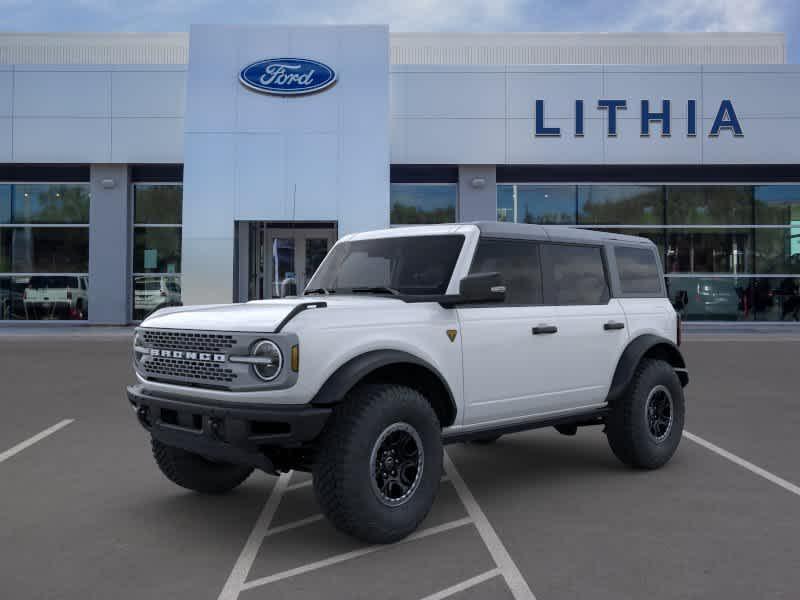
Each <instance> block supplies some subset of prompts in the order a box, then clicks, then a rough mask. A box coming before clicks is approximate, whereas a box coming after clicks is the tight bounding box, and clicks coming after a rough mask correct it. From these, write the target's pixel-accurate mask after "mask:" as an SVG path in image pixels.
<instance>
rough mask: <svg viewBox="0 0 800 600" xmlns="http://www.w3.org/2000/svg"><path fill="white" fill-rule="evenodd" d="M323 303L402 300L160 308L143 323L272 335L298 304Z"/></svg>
mask: <svg viewBox="0 0 800 600" xmlns="http://www.w3.org/2000/svg"><path fill="white" fill-rule="evenodd" d="M313 302H325V303H326V304H327V307H326V308H325V310H326V311H329V310H330V311H334V310H337V309H360V308H363V309H367V308H375V307H387V308H388V307H391V306H397V304H398V303H402V301H401V300H397V299H394V298H387V297H383V296H365V297H361V296H343V297H340V298H332V297H330V296H307V297H304V298H281V299H279V300H256V301H253V302H246V303H242V304H212V305H205V306H181V307H174V308H162V309H161V310H158V311H156V312H155V313H153V314H152V315H151V316H150V317H148V318H147V319H146V320H144V321H143V322H142V327H153V328H156V329H198V330H203V331H243V332H253V333H271V332H273V331H275V329H276V328H277V327H278V325H279V324H280V323H281V321H283V320H284V319H285V318H286V317H287V316H288V315H289V313H291V312H292V310H293V309H294V308H295V307H296V306H297V305H299V304H308V303H313Z"/></svg>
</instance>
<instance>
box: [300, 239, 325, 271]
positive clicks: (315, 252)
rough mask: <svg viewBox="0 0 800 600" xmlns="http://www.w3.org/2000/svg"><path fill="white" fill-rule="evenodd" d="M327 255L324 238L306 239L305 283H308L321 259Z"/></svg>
mask: <svg viewBox="0 0 800 600" xmlns="http://www.w3.org/2000/svg"><path fill="white" fill-rule="evenodd" d="M327 253H328V240H327V239H326V238H306V272H305V273H306V279H305V280H306V281H310V280H311V277H312V276H313V275H314V272H315V271H316V270H317V267H319V265H320V263H321V262H322V259H323V258H325V255H326V254H327Z"/></svg>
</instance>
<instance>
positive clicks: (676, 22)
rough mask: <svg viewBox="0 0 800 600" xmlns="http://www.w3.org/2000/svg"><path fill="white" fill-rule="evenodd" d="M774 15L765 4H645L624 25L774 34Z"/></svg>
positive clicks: (667, 0)
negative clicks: (767, 32)
mask: <svg viewBox="0 0 800 600" xmlns="http://www.w3.org/2000/svg"><path fill="white" fill-rule="evenodd" d="M778 13H779V11H778V10H777V8H776V6H775V4H774V3H771V2H769V1H768V0H661V2H659V3H655V2H647V1H646V0H645V1H643V2H641V4H640V5H639V7H638V8H637V9H636V10H635V11H634V12H633V16H632V17H631V18H630V19H628V20H627V22H626V25H627V27H628V28H629V29H631V30H633V31H734V32H735V31H774V30H776V28H778V26H779V24H780V15H779V14H778Z"/></svg>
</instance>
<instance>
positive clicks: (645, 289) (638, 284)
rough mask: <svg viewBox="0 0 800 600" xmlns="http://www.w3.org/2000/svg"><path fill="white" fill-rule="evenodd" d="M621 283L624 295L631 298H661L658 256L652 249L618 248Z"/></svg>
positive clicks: (617, 255) (616, 249)
mask: <svg viewBox="0 0 800 600" xmlns="http://www.w3.org/2000/svg"><path fill="white" fill-rule="evenodd" d="M614 257H615V258H616V259H617V270H618V271H619V282H620V287H621V289H622V293H623V294H626V295H631V296H660V295H661V294H662V293H663V292H662V289H661V276H660V275H659V272H658V264H657V263H656V255H655V252H653V251H652V250H651V249H650V248H627V247H625V246H616V247H615V248H614Z"/></svg>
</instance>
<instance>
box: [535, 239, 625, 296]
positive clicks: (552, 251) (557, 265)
mask: <svg viewBox="0 0 800 600" xmlns="http://www.w3.org/2000/svg"><path fill="white" fill-rule="evenodd" d="M542 265H543V271H544V273H545V292H546V297H547V298H548V300H547V302H548V304H550V303H552V304H556V305H575V304H607V303H608V300H609V298H610V297H611V294H610V292H609V288H608V279H607V277H606V270H605V266H604V264H603V253H602V249H601V248H599V247H596V246H579V245H567V244H543V245H542Z"/></svg>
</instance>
